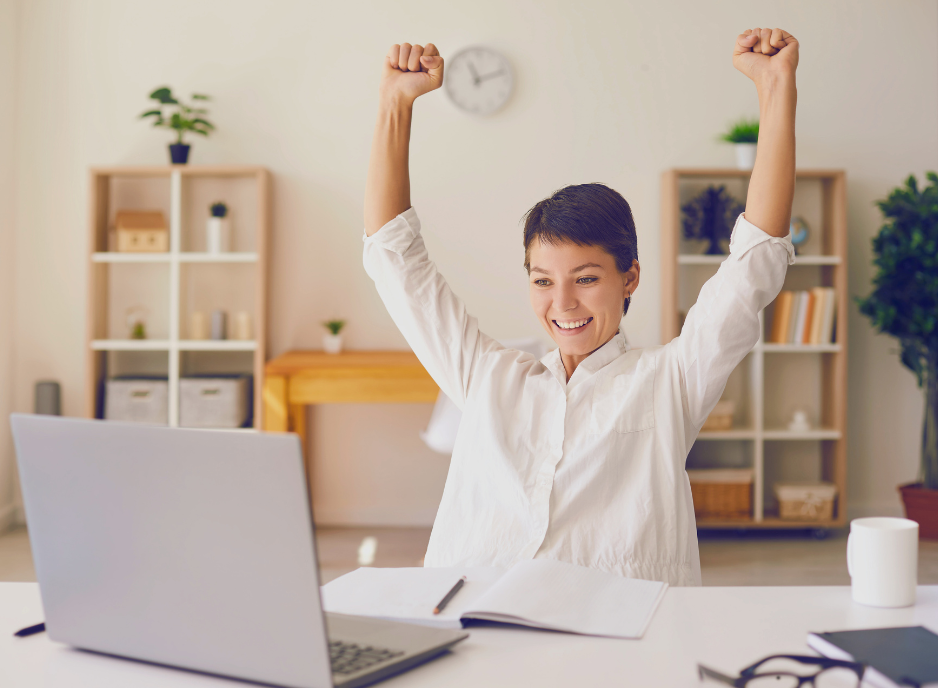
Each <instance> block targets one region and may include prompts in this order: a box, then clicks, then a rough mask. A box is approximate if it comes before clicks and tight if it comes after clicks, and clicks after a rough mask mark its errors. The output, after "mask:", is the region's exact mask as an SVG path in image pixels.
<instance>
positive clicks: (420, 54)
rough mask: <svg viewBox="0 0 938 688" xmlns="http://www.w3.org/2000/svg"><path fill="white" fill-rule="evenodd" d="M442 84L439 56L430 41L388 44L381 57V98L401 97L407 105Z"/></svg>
mask: <svg viewBox="0 0 938 688" xmlns="http://www.w3.org/2000/svg"><path fill="white" fill-rule="evenodd" d="M442 85H443V58H442V57H440V53H439V51H438V50H437V49H436V46H435V45H433V43H427V45H426V47H424V46H421V45H411V44H410V43H402V44H400V45H392V46H391V49H390V50H389V51H388V54H387V57H385V58H384V73H383V76H382V78H381V97H382V98H390V99H398V98H403V99H404V101H405V102H407V103H408V104H409V103H413V102H414V100H416V99H417V98H419V97H420V96H422V95H423V94H424V93H429V92H430V91H432V90H434V89H437V88H439V87H440V86H442Z"/></svg>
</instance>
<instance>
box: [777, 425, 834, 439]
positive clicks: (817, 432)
mask: <svg viewBox="0 0 938 688" xmlns="http://www.w3.org/2000/svg"><path fill="white" fill-rule="evenodd" d="M762 437H763V439H766V440H772V441H803V440H839V439H841V433H840V431H839V430H835V429H831V428H815V429H812V430H806V431H803V432H795V431H792V430H786V429H783V428H779V429H775V430H764V431H763V433H762Z"/></svg>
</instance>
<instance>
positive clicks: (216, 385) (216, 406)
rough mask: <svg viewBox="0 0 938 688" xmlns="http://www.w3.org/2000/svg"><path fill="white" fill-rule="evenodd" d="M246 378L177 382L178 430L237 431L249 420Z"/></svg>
mask: <svg viewBox="0 0 938 688" xmlns="http://www.w3.org/2000/svg"><path fill="white" fill-rule="evenodd" d="M248 404H249V400H248V381H247V378H246V377H217V378H216V377H184V378H181V379H180V380H179V426H180V427H183V428H240V427H241V426H242V425H244V422H245V421H246V420H247V417H248Z"/></svg>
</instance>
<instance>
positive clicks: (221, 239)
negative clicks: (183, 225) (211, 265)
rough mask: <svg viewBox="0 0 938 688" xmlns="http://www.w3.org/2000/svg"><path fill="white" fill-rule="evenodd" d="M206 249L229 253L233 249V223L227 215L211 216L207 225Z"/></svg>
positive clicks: (212, 251)
mask: <svg viewBox="0 0 938 688" xmlns="http://www.w3.org/2000/svg"><path fill="white" fill-rule="evenodd" d="M205 250H206V251H207V252H208V253H228V252H229V251H230V250H231V224H230V223H229V221H228V218H227V217H210V218H209V219H208V223H207V224H206V225H205Z"/></svg>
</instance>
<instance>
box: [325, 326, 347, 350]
mask: <svg viewBox="0 0 938 688" xmlns="http://www.w3.org/2000/svg"><path fill="white" fill-rule="evenodd" d="M322 326H323V327H325V328H326V329H327V330H329V332H328V333H327V334H324V335H323V337H322V348H323V350H324V351H325V352H326V353H327V354H337V353H340V352H341V351H342V335H341V334H339V333H340V332H341V331H342V328H343V327H345V321H344V320H327V321H326V322H324V323H323V324H322Z"/></svg>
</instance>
